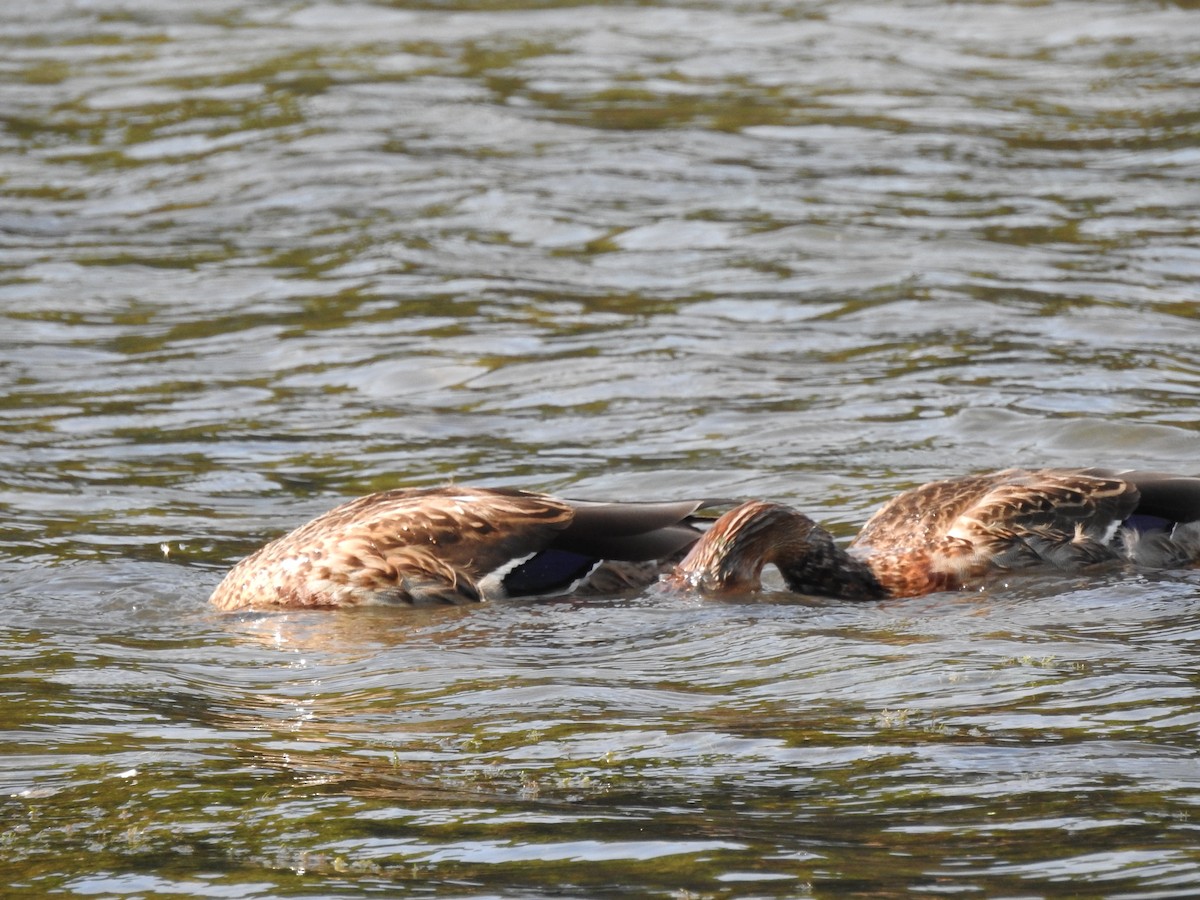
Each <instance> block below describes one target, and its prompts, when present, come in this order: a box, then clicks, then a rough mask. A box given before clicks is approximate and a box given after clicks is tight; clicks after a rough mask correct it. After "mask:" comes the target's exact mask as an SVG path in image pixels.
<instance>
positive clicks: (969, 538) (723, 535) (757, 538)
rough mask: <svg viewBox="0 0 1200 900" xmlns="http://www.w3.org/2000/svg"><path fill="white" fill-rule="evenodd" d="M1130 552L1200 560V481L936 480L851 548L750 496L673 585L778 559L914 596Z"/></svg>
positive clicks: (858, 586)
mask: <svg viewBox="0 0 1200 900" xmlns="http://www.w3.org/2000/svg"><path fill="white" fill-rule="evenodd" d="M1118 560H1124V561H1127V562H1131V563H1133V564H1135V565H1138V566H1144V567H1148V568H1171V567H1179V566H1186V565H1191V564H1194V563H1196V562H1197V561H1200V477H1189V476H1181V475H1164V474H1160V473H1156V472H1137V471H1127V472H1117V471H1110V470H1108V469H1033V470H1027V469H1006V470H1004V471H1002V472H990V473H988V474H984V475H967V476H965V477H962V478H951V479H948V480H946V481H935V482H932V483H930V484H926V485H922V486H921V487H918V488H914V489H912V490H909V491H905V492H904V493H902V494H900V495H899V496H898V497H896V498H895V499H893V500H891V501H890V502H888V503H887V504H886V505H884V506H883V507H882V508H881V509H880V510H879V511H878V512H876V513H875V515H874V516H872V517H871V519H870V520H869V521H868V522H867V524H866V526H865V527H864V528H863V530H862V532H861V533H859V535H858V536H857V537H856V538H855V539H854V540H853V541H852V542H851V543H850V545H849V547H848V548H846V549H842V548H840V547H839V546H838V545H837V544H835V543H834V540H833V538H832V537H831V536H830V534H829V532H827V531H825V530H824V529H823V528H821V527H820V526H819V525H817V524H816V523H815V522H813V521H812V519H810V518H808V517H807V516H805V515H803V514H801V513H799V512H797V511H795V510H794V509H790V508H789V507H786V506H781V505H779V504H775V503H766V502H763V501H760V500H754V501H750V502H748V503H744V504H742V505H741V506H738V507H736V508H735V509H732V510H730V511H729V512H727V513H725V515H723V516H721V517H720V518H719V519H718V520H717V521H716V522H715V523H714V524H713V526H712V528H710V529H709V530H708V532H707V533H706V534H705V535H704V537H703V538H701V539H700V541H698V542H697V543H696V544H695V545H694V546H693V547H692V549H691V552H689V553H688V555H687V557H686V558H685V559H684V560H683V561H682V562H681V563H680V564H679V566H678V567H677V568H676V569H675V571H674V573H673V574H672V575H671V576H669V578H668V581H669V582H670V583H671V584H673V585H675V586H676V587H681V588H690V589H698V590H701V591H703V592H706V593H740V592H746V591H753V590H757V589H758V588H759V587H760V576H761V573H762V569H763V567H764V566H765V565H768V564H774V565H775V566H776V567H777V568H778V569H779V570H780V572H781V573H782V575H783V578H784V581H785V582H786V583H787V585H788V587H789V588H790V589H791V590H793V591H796V592H798V593H802V594H812V595H818V596H824V597H834V598H842V599H847V600H872V599H881V598H885V597H913V596H918V595H921V594H927V593H931V592H933V591H940V590H950V589H955V588H960V587H963V586H965V585H967V584H968V583H970V582H971V581H973V580H975V579H978V578H981V577H982V576H986V575H988V574H989V573H993V572H999V571H1008V570H1019V569H1027V568H1030V567H1034V566H1037V565H1042V564H1045V565H1049V566H1052V567H1057V568H1059V569H1064V570H1068V571H1070V570H1078V569H1081V568H1083V567H1086V566H1089V565H1092V564H1095V563H1103V562H1107V561H1118Z"/></svg>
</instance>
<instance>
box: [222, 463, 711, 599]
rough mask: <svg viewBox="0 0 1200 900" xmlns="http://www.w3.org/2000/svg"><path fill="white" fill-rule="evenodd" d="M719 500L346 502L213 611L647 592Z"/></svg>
mask: <svg viewBox="0 0 1200 900" xmlns="http://www.w3.org/2000/svg"><path fill="white" fill-rule="evenodd" d="M712 505H728V503H727V502H723V501H716V500H695V501H682V502H675V503H598V502H589V501H577V500H560V499H557V498H555V497H549V496H546V495H544V494H531V493H525V492H523V491H515V490H489V489H483V488H472V487H462V486H458V485H451V486H448V487H439V488H428V489H416V490H403V489H401V490H392V491H383V492H381V493H377V494H369V495H368V496H365V497H359V498H358V499H356V500H351V501H350V502H349V503H344V504H342V505H341V506H338V507H336V508H334V509H331V510H330V511H329V512H327V513H324V514H323V515H320V516H318V517H317V518H315V519H313V520H312V521H311V522H309V523H308V524H306V525H302V526H300V527H299V528H297V529H296V530H295V531H293V532H291V533H290V534H287V535H285V536H283V537H281V538H279V539H278V540H275V541H272V542H271V543H269V544H267V545H266V546H265V547H262V548H261V549H260V550H258V551H257V552H256V553H253V554H252V555H250V556H248V557H246V558H245V559H243V560H242V561H241V562H240V563H238V564H237V565H236V566H234V567H233V569H231V570H230V571H229V573H228V574H227V575H226V576H225V578H224V580H223V581H222V582H221V583H220V584H219V585H218V586H217V589H216V590H215V591H214V592H213V594H212V598H211V601H212V603H213V604H214V605H215V606H217V607H218V608H219V609H223V610H237V609H271V608H305V607H349V606H362V605H368V604H392V605H427V604H447V603H452V604H466V603H477V602H479V601H482V600H492V599H499V598H505V597H526V596H544V595H553V594H561V593H566V592H568V591H572V590H575V589H577V588H578V587H579V586H580V584H581V583H583V582H585V581H587V580H588V579H595V578H602V579H604V580H605V582H606V583H605V584H604V585H603V586H601V587H600V588H598V589H601V590H607V591H609V592H612V591H616V590H620V589H622V588H629V587H644V586H645V585H647V584H650V583H652V582H653V581H654V580H656V579H657V578H658V577H659V574H660V571H661V569H662V566H660V562H661V563H665V564H666V565H667V567H668V568H669V562H670V561H674V560H678V558H679V557H680V556H681V555H682V554H683V552H684V551H685V550H686V549H687V548H688V547H689V546H691V545H692V544H693V543H694V542H695V541H696V539H697V538H699V537H700V531H699V530H698V529H697V528H696V527H694V525H693V519H692V517H693V514H694V513H696V512H697V511H698V510H700V509H703V508H706V507H709V506H712Z"/></svg>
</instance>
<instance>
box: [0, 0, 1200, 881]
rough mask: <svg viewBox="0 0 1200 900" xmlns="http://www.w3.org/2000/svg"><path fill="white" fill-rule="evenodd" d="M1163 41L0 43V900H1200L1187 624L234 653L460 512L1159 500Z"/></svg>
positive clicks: (136, 30) (312, 30) (1122, 601)
mask: <svg viewBox="0 0 1200 900" xmlns="http://www.w3.org/2000/svg"><path fill="white" fill-rule="evenodd" d="M1198 15H1200V9H1197V8H1196V4H1195V3H1192V2H1186V3H1185V2H1174V3H1172V2H1150V0H1145V2H1136V0H1123V2H1116V0H1110V2H1103V0H1102V2H1090V0H1089V2H1086V3H1085V2H1067V0H1051V2H1042V3H1028V2H1018V0H1007V2H1006V0H1000V2H988V3H984V2H965V3H940V2H932V0H913V2H906V3H891V2H858V3H852V2H846V0H828V2H819V0H818V2H811V3H790V2H789V3H785V2H775V0H762V2H758V0H754V2H751V0H746V2H738V0H730V2H717V0H712V2H685V0H680V2H668V0H661V2H653V0H652V2H648V3H640V4H619V3H614V4H590V3H586V2H584V3H580V2H555V0H548V2H543V3H536V4H534V3H528V4H522V3H486V2H472V0H464V2H458V0H446V2H440V0H430V2H427V3H412V4H406V3H401V2H396V3H393V4H391V5H389V4H384V3H379V4H372V3H365V2H364V3H357V4H355V3H333V2H330V3H317V2H309V0H298V2H294V3H287V4H281V3H267V2H254V0H245V2H220V0H216V2H212V0H205V2H185V0H169V2H168V0H159V2H155V0H149V2H139V3H135V4H124V3H119V2H116V0H95V2H88V3H77V2H61V0H46V2H40V3H36V4H34V3H10V4H6V5H4V6H3V7H0V51H2V52H0V71H2V72H3V77H2V78H0V201H2V202H0V316H2V320H0V321H2V326H3V327H2V330H0V384H2V385H3V391H2V392H0V398H2V405H0V416H2V417H3V431H2V432H0V435H2V436H0V596H2V597H3V604H4V608H5V610H6V614H5V616H4V622H3V627H2V629H0V666H2V672H0V712H2V718H0V753H2V756H0V760H2V762H0V850H2V851H3V852H2V853H0V883H3V884H6V885H8V886H9V887H8V888H7V890H8V892H9V893H8V895H11V896H18V895H19V896H44V895H48V894H52V895H58V896H64V895H65V896H81V897H121V898H127V897H128V898H132V897H170V896H178V897H244V896H253V897H314V898H315V897H357V896H363V895H380V896H434V897H514V898H515V897H539V896H543V897H548V896H555V897H562V896H568V897H601V896H630V897H640V896H661V897H674V898H700V897H711V898H718V897H739V898H740V897H803V896H817V897H831V896H835V895H836V896H851V897H853V896H859V897H865V896H872V897H899V896H937V895H950V896H964V895H965V896H1021V897H1074V896H1111V897H1124V898H1129V897H1168V896H1178V895H1182V894H1189V893H1196V892H1200V758H1198V755H1197V735H1198V731H1200V700H1198V698H1197V688H1198V686H1200V650H1197V647H1198V646H1200V644H1198V640H1197V639H1198V638H1200V575H1197V573H1196V572H1194V571H1190V572H1181V573H1165V574H1160V575H1153V576H1150V575H1144V574H1137V573H1120V572H1114V573H1107V574H1103V575H1100V576H1098V577H1095V578H1070V579H1065V578H1055V577H1044V578H1041V577H1039V578H1028V579H1022V580H1019V581H1014V582H1012V583H1008V584H1004V583H1001V584H996V585H993V586H991V587H990V588H989V589H988V590H987V591H986V592H983V593H979V594H938V595H933V596H930V597H926V598H921V599H917V600H909V601H903V602H887V603H870V604H857V605H856V604H852V603H844V602H842V603H838V602H822V601H816V600H802V599H797V598H788V597H785V596H783V595H782V594H778V593H775V594H768V595H766V596H764V597H761V598H757V599H750V600H747V601H746V602H739V603H725V604H722V603H715V602H705V601H701V600H698V599H695V598H688V597H670V596H664V595H660V594H656V593H654V592H648V593H646V594H643V595H638V596H631V597H618V598H612V599H604V598H601V599H588V600H586V601H585V600H560V601H557V602H551V603H541V604H538V603H520V604H518V603H509V604H504V603H499V604H493V605H490V606H483V607H479V608H474V609H450V610H435V611H416V612H407V613H406V612H391V613H380V612H364V613H344V614H281V615H241V616H237V615H235V616H221V615H217V614H215V613H213V612H210V611H209V609H208V608H207V605H206V598H207V596H208V593H209V591H210V590H211V589H212V587H213V586H214V585H215V584H216V582H217V581H218V580H219V578H220V575H221V573H222V571H223V570H224V569H225V568H227V567H228V566H229V565H230V564H231V563H232V562H233V561H234V560H236V559H238V558H239V557H240V556H242V555H244V554H245V553H247V552H248V551H249V550H251V549H252V548H254V547H255V546H257V545H258V544H259V543H261V542H262V541H264V540H266V539H267V538H269V537H271V536H274V535H276V534H279V533H281V532H282V531H284V530H285V529H287V528H290V527H292V526H294V525H296V524H298V523H299V522H301V521H303V520H305V519H306V518H308V517H310V516H312V515H314V514H316V513H317V512H320V511H322V510H324V509H326V508H328V507H330V506H332V505H333V504H334V503H336V502H338V501H340V500H342V499H345V498H347V497H350V496H354V495H356V494H360V493H364V492H367V491H369V490H374V489H380V488H384V487H391V486H409V485H427V484H435V483H439V482H442V481H445V480H446V479H449V478H454V479H457V480H460V481H463V482H471V483H480V484H487V485H519V486H523V487H528V488H533V489H540V490H550V491H555V492H559V493H563V494H568V495H571V496H581V497H604V498H616V499H635V498H680V497H688V496H695V495H697V494H702V495H720V496H756V495H757V496H769V497H773V498H776V499H780V500H784V501H787V502H790V503H794V504H797V505H800V506H802V507H804V508H806V509H807V510H809V511H810V512H812V513H813V514H814V515H815V516H816V517H818V518H820V519H821V520H823V521H825V522H826V523H828V525H829V526H830V528H831V529H832V530H833V531H834V532H835V533H836V534H838V535H839V536H841V537H848V536H849V535H850V534H852V533H853V532H854V529H855V527H856V525H857V524H859V523H861V521H862V520H863V519H864V518H865V517H866V516H867V515H868V514H869V513H870V511H871V510H872V508H873V507H874V506H875V505H877V504H878V503H879V502H880V501H881V500H882V499H883V498H885V497H887V496H889V495H891V494H892V493H894V492H896V491H897V490H900V489H902V488H904V487H907V486H910V485H912V484H915V483H919V482H921V481H923V480H926V479H927V478H930V477H932V476H935V475H941V474H948V473H956V472H961V471H972V470H979V469H987V468H996V467H1002V466H1008V465H1014V464H1090V465H1094V464H1105V465H1117V466H1128V465H1138V466H1140V467H1143V468H1158V469H1166V470H1175V471H1182V472H1197V471H1200V461H1198V460H1197V456H1198V453H1197V448H1198V447H1200V441H1198V434H1197V432H1198V430H1200V414H1198V413H1197V407H1196V403H1197V397H1198V394H1200V317H1198V314H1197V306H1196V301H1197V299H1198V289H1197V288H1198V281H1200V249H1198V248H1200V241H1198V237H1200V111H1198V109H1200V107H1198V104H1197V96H1200V94H1198V90H1200V19H1198V18H1197V16H1198Z"/></svg>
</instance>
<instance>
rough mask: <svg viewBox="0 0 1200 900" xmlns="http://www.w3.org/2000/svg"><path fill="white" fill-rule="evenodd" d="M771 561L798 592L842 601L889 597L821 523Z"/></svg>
mask: <svg viewBox="0 0 1200 900" xmlns="http://www.w3.org/2000/svg"><path fill="white" fill-rule="evenodd" d="M771 561H772V562H774V563H775V565H776V566H777V567H778V569H779V571H780V572H781V573H782V574H783V579H784V581H786V582H787V586H788V587H789V588H791V589H792V590H793V591H796V592H797V593H799V594H816V595H818V596H821V597H837V598H839V599H842V600H879V599H881V598H883V597H886V596H888V591H887V589H886V588H884V587H883V585H881V584H880V583H879V579H878V578H876V577H875V573H874V572H872V571H871V567H870V566H869V565H868V564H867V563H866V562H864V561H863V560H861V559H858V558H857V557H855V556H851V555H850V554H849V553H847V552H846V551H845V550H843V549H842V548H841V547H839V546H838V545H837V544H836V543H834V540H833V535H831V534H830V533H829V532H828V531H826V530H825V529H824V528H822V527H821V526H820V525H816V524H813V525H812V527H811V529H810V530H809V532H808V534H807V536H806V538H805V539H804V542H803V544H802V545H800V546H796V545H793V544H785V545H784V546H783V547H781V548H780V550H779V551H778V552H777V553H776V556H775V559H773V560H771Z"/></svg>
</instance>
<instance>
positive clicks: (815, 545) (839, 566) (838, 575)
mask: <svg viewBox="0 0 1200 900" xmlns="http://www.w3.org/2000/svg"><path fill="white" fill-rule="evenodd" d="M768 564H774V565H775V566H776V567H777V568H778V569H779V571H780V572H781V573H782V574H783V577H784V580H785V581H786V582H787V585H788V587H789V588H790V589H791V590H793V591H796V592H798V593H802V594H817V595H820V596H822V597H836V598H841V599H846V600H875V599H879V598H882V597H886V596H888V591H887V590H886V589H885V588H884V587H883V586H882V585H881V584H880V583H879V580H878V579H877V578H876V577H875V575H874V574H873V573H872V571H871V569H870V567H869V566H868V565H867V564H866V563H865V562H863V561H862V560H860V559H856V558H855V557H853V556H851V555H850V554H848V553H846V551H845V550H842V549H841V548H840V547H838V546H837V544H836V543H834V540H833V536H832V535H830V534H829V532H828V531H826V530H825V529H823V528H821V527H820V526H819V525H817V524H816V523H815V522H813V520H812V519H810V518H808V516H805V515H803V514H802V513H798V512H796V511H795V510H794V509H790V508H789V507H786V506H780V505H779V504H776V503H764V502H762V501H759V500H752V501H750V502H748V503H743V504H742V505H741V506H739V507H737V508H735V509H731V510H730V511H729V512H727V513H725V515H723V516H721V518H719V519H717V521H716V522H715V523H714V524H713V526H712V528H710V529H709V530H708V532H707V533H705V535H704V537H702V538H701V539H700V540H699V541H697V543H696V544H695V546H694V547H692V551H691V552H690V553H689V554H688V555H687V557H686V558H685V559H684V560H683V562H681V563H680V564H679V566H678V567H677V568H676V570H675V574H674V576H673V580H674V581H675V583H677V584H680V585H685V586H689V587H694V588H699V589H700V590H704V591H710V592H719V593H733V592H740V591H752V590H757V589H758V588H759V587H760V586H761V577H762V570H763V567H764V566H766V565H768Z"/></svg>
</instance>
